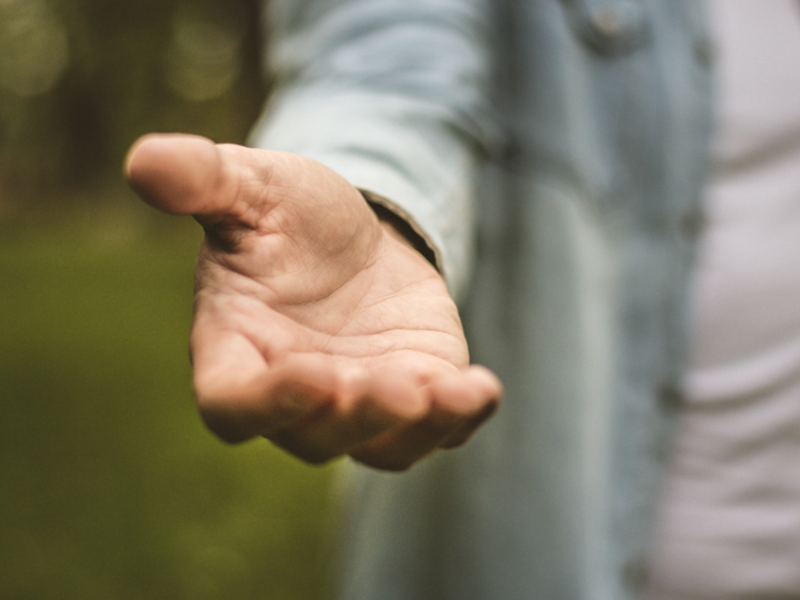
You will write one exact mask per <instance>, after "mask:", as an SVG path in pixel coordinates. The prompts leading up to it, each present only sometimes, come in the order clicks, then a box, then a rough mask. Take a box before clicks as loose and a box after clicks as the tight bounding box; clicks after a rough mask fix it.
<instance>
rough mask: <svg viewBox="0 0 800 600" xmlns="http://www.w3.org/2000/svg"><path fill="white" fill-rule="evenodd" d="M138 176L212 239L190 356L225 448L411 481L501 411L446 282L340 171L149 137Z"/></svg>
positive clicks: (139, 154)
mask: <svg viewBox="0 0 800 600" xmlns="http://www.w3.org/2000/svg"><path fill="white" fill-rule="evenodd" d="M126 168H127V173H128V176H129V179H130V181H131V184H132V185H133V187H134V189H136V190H137V191H138V192H139V194H140V195H141V196H142V197H143V198H144V199H145V200H146V201H148V202H149V203H151V204H153V205H154V206H156V207H157V208H160V209H162V210H165V211H167V212H170V213H174V214H192V215H194V216H195V218H196V219H197V220H198V221H199V222H200V224H201V225H202V226H203V228H204V230H205V233H206V237H205V239H204V241H203V244H202V247H201V249H200V253H199V256H198V263H197V275H196V298H195V318H194V323H193V327H192V334H191V341H190V348H191V354H192V362H193V367H194V387H195V394H196V396H197V400H198V405H199V408H200V411H201V414H202V415H203V418H204V420H205V421H206V423H207V424H208V426H209V427H210V428H211V429H212V430H213V431H214V432H215V433H217V434H218V435H219V436H220V437H222V438H223V439H225V440H228V441H241V440H244V439H248V438H251V437H254V436H257V435H262V436H265V437H267V438H269V439H271V440H272V441H273V442H275V443H276V444H278V445H280V446H281V447H283V448H285V449H286V450H288V451H289V452H292V453H293V454H295V455H297V456H299V457H300V458H302V459H304V460H307V461H309V462H315V463H316V462H323V461H325V460H328V459H330V458H332V457H335V456H338V455H342V454H350V455H351V456H353V457H354V458H356V459H357V460H360V461H362V462H364V463H366V464H369V465H372V466H375V467H378V468H383V469H392V470H398V469H404V468H407V467H408V466H409V465H411V464H413V463H414V462H415V461H416V460H418V459H419V458H421V457H422V456H424V455H426V454H428V453H429V452H431V451H432V450H433V449H435V448H437V447H451V446H455V445H459V444H460V443H462V442H464V441H465V440H466V439H467V438H468V437H469V435H470V434H471V433H472V432H473V431H474V430H475V428H477V427H478V426H479V425H480V423H482V422H483V421H484V420H485V419H486V418H487V417H488V416H489V415H490V414H491V413H492V412H493V410H494V409H495V407H496V406H497V403H498V402H499V396H500V385H499V383H498V382H497V380H496V378H495V377H494V376H493V375H492V374H491V373H489V372H488V371H486V370H485V369H483V368H480V367H469V366H468V362H469V361H468V353H467V346H466V342H465V340H464V337H463V332H462V328H461V323H460V321H459V317H458V312H457V310H456V307H455V305H454V304H453V302H452V300H451V299H450V297H449V295H448V294H447V290H446V288H445V286H444V283H443V281H442V279H441V277H440V276H439V274H438V272H437V271H436V270H435V269H434V268H433V266H432V265H430V264H429V263H428V262H427V261H426V260H425V258H423V257H422V256H421V255H420V254H419V253H417V252H416V251H415V250H413V249H412V248H411V247H410V246H409V245H408V244H407V243H406V242H405V240H404V239H403V238H402V237H400V236H399V235H398V234H397V233H396V232H395V231H394V230H393V229H392V228H391V227H390V226H389V225H387V224H385V223H380V222H379V221H378V220H377V218H376V217H375V214H374V213H373V212H372V210H370V208H369V206H368V205H367V203H366V202H365V201H364V199H363V197H362V196H361V194H360V193H359V192H358V190H356V189H355V188H354V187H352V186H351V185H350V184H349V183H348V182H347V181H346V180H344V179H343V178H341V177H340V176H339V175H337V174H336V173H335V172H333V171H331V170H330V169H328V168H326V167H324V166H323V165H321V164H320V163H317V162H315V161H313V160H311V159H308V158H305V157H301V156H297V155H293V154H288V153H279V152H271V151H265V150H254V149H250V148H244V147H241V146H235V145H215V144H213V143H212V142H210V141H209V140H206V139H204V138H198V137H195V136H184V135H151V136H146V137H145V138H142V139H141V140H139V141H138V142H137V143H136V144H135V145H134V147H133V148H132V149H131V152H130V153H129V156H128V161H127V167H126Z"/></svg>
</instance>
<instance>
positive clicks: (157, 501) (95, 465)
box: [0, 0, 336, 600]
mask: <svg viewBox="0 0 800 600" xmlns="http://www.w3.org/2000/svg"><path fill="white" fill-rule="evenodd" d="M261 13H262V6H260V3H259V2H258V1H256V0H127V1H125V2H122V1H113V0H0V540H2V543H0V598H2V599H4V600H23V599H24V600H52V599H59V600H64V599H73V598H74V599H81V600H92V599H95V598H97V599H101V598H102V599H104V600H108V599H121V600H128V599H131V600H133V599H147V600H158V599H162V598H163V599H165V600H166V599H169V600H181V599H192V600H204V599H223V598H224V599H226V600H248V599H251V598H252V599H261V600H264V599H266V600H272V599H275V600H279V599H280V600H282V599H287V600H288V599H291V600H304V599H312V598H321V597H324V594H325V587H326V581H327V579H326V576H325V574H326V564H327V562H328V558H329V556H328V555H329V552H330V531H331V527H330V525H331V513H332V512H333V510H334V508H333V506H332V504H331V502H330V501H329V496H330V489H331V485H332V479H333V471H332V469H335V468H336V467H335V465H334V466H333V467H326V468H312V467H307V466H305V465H302V464H300V463H299V462H297V461H295V460H293V459H291V458H288V457H286V456H284V455H283V454H282V453H281V452H279V451H277V450H276V449H274V448H273V447H272V446H270V445H269V443H267V442H265V441H258V442H252V443H249V444H244V445H242V446H237V447H230V446H226V445H224V444H222V443H220V442H218V441H217V440H215V439H214V438H213V437H212V436H211V435H210V434H208V433H207V432H206V431H205V429H204V428H203V426H202V425H201V423H200V421H199V419H198V418H197V415H196V412H195V409H194V406H193V402H192V399H191V392H190V371H189V365H188V359H187V351H186V340H187V335H188V330H189V321H190V317H191V314H190V313H191V297H192V270H193V261H194V254H195V251H196V248H197V245H198V243H199V241H200V235H201V232H200V230H199V227H198V226H196V225H195V224H194V223H193V222H192V221H191V219H180V218H174V217H168V216H165V215H161V214H159V213H157V212H156V211H154V210H152V209H150V208H149V207H147V206H145V205H144V204H142V203H141V202H139V201H138V200H137V199H136V198H135V196H134V195H133V194H132V193H131V192H130V190H128V188H127V187H126V185H125V183H124V181H123V179H122V176H121V164H122V161H123V158H124V155H125V152H126V150H127V148H128V147H129V145H130V144H131V143H132V142H133V141H134V140H135V139H136V138H137V137H138V136H139V135H141V134H143V133H146V132H149V131H185V132H192V133H198V134H202V135H206V136H208V137H211V138H212V139H214V140H216V141H226V142H242V141H244V140H245V139H246V136H247V132H248V130H249V128H250V126H251V124H252V123H253V121H254V120H255V119H256V117H257V116H258V114H259V112H260V110H261V107H262V105H263V102H264V99H265V97H266V96H267V94H268V90H269V81H268V80H267V78H266V77H265V76H264V74H263V73H262V70H261V68H260V64H261V62H262V61H261V56H260V53H261V46H262V42H263V39H262V37H263V33H262V27H261V19H262V17H261Z"/></svg>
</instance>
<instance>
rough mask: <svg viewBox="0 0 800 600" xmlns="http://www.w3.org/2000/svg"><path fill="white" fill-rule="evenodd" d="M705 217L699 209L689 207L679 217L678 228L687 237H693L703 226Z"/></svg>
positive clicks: (698, 233)
mask: <svg viewBox="0 0 800 600" xmlns="http://www.w3.org/2000/svg"><path fill="white" fill-rule="evenodd" d="M705 224H706V219H705V215H704V214H703V211H702V210H700V209H690V210H687V211H685V212H684V213H683V214H682V215H681V217H680V224H679V226H680V228H681V232H682V233H683V235H685V236H686V237H687V238H689V239H694V238H696V237H697V236H698V235H700V232H701V231H703V228H704V227H705Z"/></svg>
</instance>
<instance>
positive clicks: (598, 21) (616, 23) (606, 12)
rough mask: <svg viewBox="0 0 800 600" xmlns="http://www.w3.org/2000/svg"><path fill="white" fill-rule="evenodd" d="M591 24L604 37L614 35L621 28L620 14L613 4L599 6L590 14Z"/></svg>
mask: <svg viewBox="0 0 800 600" xmlns="http://www.w3.org/2000/svg"><path fill="white" fill-rule="evenodd" d="M592 25H593V26H594V28H595V29H596V30H597V31H598V32H600V33H601V34H603V35H605V36H606V37H614V36H616V35H618V34H619V33H620V31H621V30H622V15H620V14H619V11H618V10H616V9H615V8H614V7H613V6H601V7H599V8H598V9H596V10H595V11H594V13H593V14H592Z"/></svg>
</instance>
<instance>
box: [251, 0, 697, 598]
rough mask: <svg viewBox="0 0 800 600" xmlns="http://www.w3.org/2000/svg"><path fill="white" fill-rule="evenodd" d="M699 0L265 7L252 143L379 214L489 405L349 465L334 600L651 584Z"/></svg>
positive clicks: (685, 205) (692, 152) (679, 337)
mask: <svg viewBox="0 0 800 600" xmlns="http://www.w3.org/2000/svg"><path fill="white" fill-rule="evenodd" d="M704 17H705V15H704V10H703V5H702V4H701V3H699V2H697V1H695V0H663V1H659V0H496V1H493V0H271V1H270V2H269V12H268V25H269V31H270V33H269V36H270V37H269V40H270V51H269V55H268V56H269V61H270V65H271V67H270V68H271V70H272V73H273V74H274V76H275V77H276V89H275V93H274V94H273V96H272V98H271V101H270V103H269V105H268V108H267V111H266V112H265V116H264V117H263V119H262V120H261V121H260V123H259V124H258V126H257V127H256V129H255V131H254V133H253V137H252V143H253V144H254V145H256V146H261V147H267V148H273V149H281V150H288V151H292V152H298V153H300V154H305V155H308V156H311V157H313V158H316V159H317V160H320V161H321V162H323V163H325V164H327V165H329V166H331V167H332V168H334V169H335V170H337V171H338V172H340V173H341V174H343V175H344V176H345V177H347V178H348V179H349V180H350V181H351V182H352V183H353V184H354V185H356V186H358V187H360V188H362V189H365V190H369V191H371V192H374V193H376V194H379V195H380V196H382V197H385V198H386V199H388V203H389V204H390V206H391V207H392V208H394V210H395V211H396V212H398V213H400V214H402V215H403V216H404V217H406V218H407V219H408V220H409V221H411V222H412V223H413V224H414V226H415V227H416V228H417V230H418V231H419V232H420V233H422V235H423V236H424V237H425V239H426V240H427V242H428V243H429V245H430V246H431V247H432V248H433V249H434V250H435V252H436V256H437V259H438V262H439V268H440V269H441V271H442V273H443V274H444V276H445V278H446V281H447V283H448V286H449V288H450V290H451V293H453V295H454V296H455V297H456V298H457V299H459V301H460V303H461V305H462V316H463V318H464V322H465V326H466V328H467V332H468V338H469V341H470V350H471V357H472V361H473V362H478V363H483V364H486V365H488V366H489V367H491V368H492V369H493V370H495V372H497V373H498V375H500V377H501V378H502V380H503V382H504V384H505V387H506V401H505V404H504V406H503V408H502V409H501V411H500V412H499V413H498V415H497V416H496V417H495V418H494V419H493V420H492V422H491V423H489V424H488V425H487V426H486V427H485V428H484V429H483V430H482V431H481V432H480V433H478V434H477V435H476V436H475V438H474V439H473V440H472V441H470V442H469V443H468V444H467V445H466V446H465V447H464V448H462V449H460V450H456V451H447V452H441V453H439V454H437V455H436V456H434V457H433V458H431V459H428V460H426V461H424V462H423V463H422V464H420V465H418V466H416V467H414V468H412V469H411V470H410V471H409V472H408V473H405V474H402V475H393V474H383V473H378V472H372V471H369V470H367V469H361V468H353V469H352V470H351V471H350V472H349V485H348V494H349V496H350V498H349V500H348V505H349V507H350V510H349V515H350V516H349V518H348V521H347V523H348V524H347V527H346V532H345V534H344V535H345V543H344V547H343V551H342V552H343V555H344V556H345V559H344V560H343V563H342V565H341V573H340V575H341V585H342V594H341V595H342V598H344V599H346V600H367V599H369V600H395V599H397V600H400V599H403V600H451V599H452V600H472V599H475V600H477V599H481V600H515V599H523V598H524V599H526V600H530V599H541V600H560V599H564V600H578V599H580V600H590V599H591V600H600V599H602V600H616V599H625V598H633V597H636V596H637V594H638V593H639V592H640V591H641V590H642V589H643V587H645V586H646V578H647V551H648V537H649V532H650V526H651V518H652V511H653V507H654V503H655V501H656V499H657V494H658V488H659V482H660V478H661V472H662V467H663V462H664V459H665V454H666V452H667V450H668V439H669V437H668V432H669V423H670V421H671V419H670V415H671V414H672V413H674V412H675V411H676V410H677V408H678V405H679V402H680V397H679V394H678V391H677V386H676V381H677V378H678V375H679V373H680V369H681V366H682V356H683V347H684V333H685V332H684V327H685V306H684V304H685V292H686V284H687V275H688V271H689V268H690V263H691V259H692V254H693V247H694V239H695V237H696V236H697V233H698V231H699V229H700V226H701V224H702V214H701V212H700V206H699V199H700V194H701V187H702V183H703V178H704V172H705V164H706V154H707V145H708V136H709V129H710V91H711V90H710V88H711V85H710V83H711V72H710V63H711V53H710V44H709V41H708V39H707V32H706V29H705V18H704Z"/></svg>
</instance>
